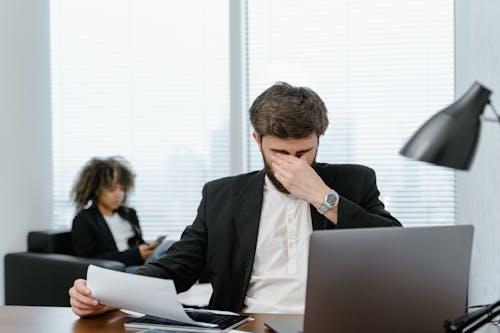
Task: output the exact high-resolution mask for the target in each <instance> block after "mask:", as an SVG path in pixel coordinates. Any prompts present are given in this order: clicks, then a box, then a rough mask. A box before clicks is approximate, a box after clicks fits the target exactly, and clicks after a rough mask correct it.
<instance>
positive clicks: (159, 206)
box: [50, 0, 455, 239]
mask: <svg viewBox="0 0 500 333" xmlns="http://www.w3.org/2000/svg"><path fill="white" fill-rule="evenodd" d="M242 1H243V0H242ZM243 5H244V6H243V15H242V17H244V18H245V19H244V20H243V22H242V24H243V25H244V26H243V29H242V30H243V34H242V36H241V38H242V40H241V45H244V46H245V47H244V49H243V51H244V53H243V54H244V55H243V63H244V64H243V66H242V68H244V69H245V72H244V73H243V75H242V77H243V82H241V84H242V86H243V87H244V89H243V91H246V94H245V96H244V105H243V110H238V109H233V110H230V107H229V105H230V103H229V100H230V82H229V73H230V70H231V69H230V68H229V66H230V65H229V64H230V61H229V47H230V45H229V43H230V42H229V22H230V18H229V15H230V14H229V13H230V11H229V2H228V1H213V2H208V1H201V0H188V1H184V2H176V3H175V6H174V5H173V3H172V2H169V1H161V0H157V1H153V0H147V1H138V0H128V1H117V0H106V1H96V0H88V1H82V0H75V1H63V0H51V8H50V14H51V22H50V23H51V63H52V126H53V127H52V133H53V152H52V154H53V188H54V217H55V222H54V223H55V225H56V226H68V225H70V223H71V220H72V218H73V216H74V214H75V211H74V208H73V207H72V205H71V202H70V201H69V192H70V189H71V187H72V184H73V182H74V180H75V177H76V175H77V172H78V171H79V170H80V168H81V167H82V166H83V164H84V163H85V162H86V161H87V160H88V159H90V158H91V157H93V156H100V157H103V156H110V155H122V156H124V157H125V158H127V159H128V160H129V161H130V162H131V164H132V166H133V168H134V171H135V173H136V174H137V179H136V189H135V191H134V192H133V193H132V196H131V197H130V199H131V200H130V205H131V206H132V207H134V208H136V209H137V211H138V213H139V217H140V220H141V224H142V227H143V230H144V232H145V236H146V238H149V239H153V238H154V237H155V236H156V235H158V234H160V233H168V234H169V237H171V238H174V239H175V238H178V237H179V235H180V232H181V231H182V230H183V229H184V227H185V225H186V224H189V223H191V222H192V221H193V218H194V216H195V214H196V208H197V206H198V203H199V200H200V198H201V188H202V185H203V184H204V183H205V182H206V181H208V180H210V179H214V178H219V177H224V176H227V175H229V174H230V172H231V167H230V166H231V163H234V161H233V160H234V159H235V158H240V156H241V155H240V154H238V152H236V154H234V156H232V157H231V153H230V147H229V141H230V131H229V128H230V126H231V123H230V121H231V120H230V118H231V117H230V116H231V115H230V112H243V113H244V114H243V119H247V118H248V115H247V110H248V108H249V106H250V103H251V101H252V100H253V99H254V98H255V97H256V96H257V95H258V94H259V93H260V92H262V91H263V90H264V89H265V88H267V87H268V86H270V85H271V84H272V83H274V82H275V81H278V80H282V81H288V82H290V83H292V84H296V85H304V86H309V87H311V88H312V89H314V90H315V91H316V92H318V93H319V95H320V96H321V97H322V98H323V99H324V101H325V103H326V105H327V107H328V109H329V117H330V123H331V124H330V127H329V130H328V131H327V133H326V135H325V136H324V137H322V138H321V141H320V151H319V155H318V161H321V162H331V163H360V164H365V165H368V166H370V167H372V168H374V169H375V171H376V172H377V176H378V185H379V189H380V190H381V198H382V200H383V201H384V202H385V204H386V206H387V208H388V209H389V210H390V211H391V213H393V214H394V215H395V216H396V217H398V218H399V219H400V220H401V221H402V223H403V224H404V225H406V226H416V225H429V224H452V223H454V222H455V175H454V172H453V171H451V170H447V169H443V168H439V167H435V166H430V165H426V164H424V163H421V162H415V161H410V160H406V159H404V158H402V157H400V156H399V155H398V151H399V149H400V147H401V146H402V145H403V143H404V142H405V140H406V139H407V138H408V137H409V136H410V135H411V134H412V133H413V132H414V131H415V130H416V129H417V128H418V126H419V125H420V124H422V123H423V121H425V120H426V119H427V118H428V117H429V116H430V115H432V114H433V113H434V112H436V111H437V110H438V109H440V108H442V107H444V106H445V105H447V104H448V103H450V102H451V101H452V100H453V91H454V71H453V69H454V55H453V52H454V51H453V45H454V40H453V34H454V32H453V1H440V2H437V3H435V2H432V1H428V0H427V1H409V0H404V1H388V0H383V1H378V2H376V3H371V2H370V1H347V0H344V1H339V0H335V1H332V0H328V1H326V0H324V1H320V0H313V1H307V2H306V1H294V0H292V1H282V0H273V1H263V0H252V1H247V2H244V1H243ZM236 44H240V43H236ZM232 47H238V46H235V45H232ZM231 84H233V83H231ZM235 119H239V117H235ZM250 134H251V128H250V126H249V124H248V123H247V124H246V129H245V133H242V135H243V137H244V138H245V141H244V142H243V144H242V147H241V150H242V152H243V154H242V155H243V160H244V161H243V162H245V167H244V170H242V171H243V172H246V171H250V170H255V169H260V168H261V167H262V162H261V156H260V153H259V152H258V150H257V149H256V145H255V143H254V142H252V141H251V137H250Z"/></svg>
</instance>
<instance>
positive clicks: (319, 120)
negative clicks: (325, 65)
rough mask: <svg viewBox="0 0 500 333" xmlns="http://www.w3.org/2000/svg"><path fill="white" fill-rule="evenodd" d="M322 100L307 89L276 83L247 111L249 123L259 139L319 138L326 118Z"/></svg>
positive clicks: (323, 131)
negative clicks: (314, 135)
mask: <svg viewBox="0 0 500 333" xmlns="http://www.w3.org/2000/svg"><path fill="white" fill-rule="evenodd" d="M327 112H328V111H327V110H326V106H325V103H324V102H323V100H322V99H321V98H320V97H319V96H318V94H316V93H315V92H314V91H312V90H311V89H309V88H305V87H294V86H292V85H290V84H288V83H285V82H277V83H276V84H274V85H273V86H271V87H270V88H268V89H266V90H265V91H264V92H263V93H262V94H260V95H259V97H257V98H256V99H255V101H254V102H253V103H252V106H251V107H250V122H251V123H252V126H253V128H254V130H255V132H256V133H257V135H259V136H260V137H263V136H264V135H272V136H276V137H278V138H295V139H302V138H307V137H309V136H310V135H312V134H314V133H315V134H316V135H317V136H318V137H319V136H321V135H323V134H324V133H325V131H326V128H327V127H328V116H327Z"/></svg>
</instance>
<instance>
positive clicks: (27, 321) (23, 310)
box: [0, 306, 300, 333]
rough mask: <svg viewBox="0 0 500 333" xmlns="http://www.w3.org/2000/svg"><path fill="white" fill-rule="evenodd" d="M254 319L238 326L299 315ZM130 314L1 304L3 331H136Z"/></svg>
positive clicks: (259, 326) (256, 328) (255, 326)
mask: <svg viewBox="0 0 500 333" xmlns="http://www.w3.org/2000/svg"><path fill="white" fill-rule="evenodd" d="M251 316H252V318H254V319H255V320H254V321H252V322H248V323H246V324H244V325H242V326H240V327H238V328H237V329H238V330H241V331H247V332H269V333H270V332H271V331H270V330H269V329H266V327H265V326H264V322H265V321H266V320H269V319H271V318H297V317H300V316H299V315H272V314H252V315H251ZM128 318H129V317H128V316H127V315H126V314H125V313H123V312H120V311H113V312H110V313H108V314H106V315H104V316H100V317H96V318H92V319H80V318H79V317H78V316H76V315H75V314H74V313H73V312H72V311H71V308H61V307H41V306H1V307H0V332H10V333H33V332H51V333H70V332H72V333H90V332H103V333H124V332H137V331H133V330H125V328H124V327H123V324H124V323H125V322H126V321H127V319H128Z"/></svg>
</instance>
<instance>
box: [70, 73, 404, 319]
mask: <svg viewBox="0 0 500 333" xmlns="http://www.w3.org/2000/svg"><path fill="white" fill-rule="evenodd" d="M250 120H251V123H252V125H253V128H254V131H255V132H254V133H253V138H254V139H255V142H256V143H257V145H258V146H259V148H260V151H261V153H262V158H263V161H264V165H265V168H264V170H261V171H255V172H250V173H247V174H242V175H238V176H234V177H228V178H222V179H218V180H214V181H211V182H208V183H207V184H206V185H205V186H204V187H203V192H202V194H203V197H202V200H201V203H200V206H199V208H198V214H197V216H196V219H195V220H194V222H193V224H192V225H190V226H188V227H186V229H185V231H184V233H183V234H182V237H181V239H180V241H178V242H177V243H175V244H174V245H173V246H172V247H171V248H170V250H169V251H168V252H167V253H166V254H165V255H164V256H162V257H161V258H160V259H159V260H157V261H155V262H152V263H150V264H148V265H145V266H143V267H142V268H141V269H140V270H139V271H138V272H137V273H138V274H142V275H147V276H154V277H160V278H165V279H173V280H174V283H175V286H176V289H177V291H178V292H182V291H184V290H187V289H189V287H191V285H192V284H193V283H195V281H196V280H197V279H198V278H199V276H200V273H201V272H202V271H203V270H204V269H205V268H206V269H207V273H208V278H209V279H210V282H211V284H212V287H213V294H212V297H211V299H210V305H209V307H210V308H212V309H220V310H229V311H237V312H238V311H244V312H279V313H302V312H303V311H304V306H305V287H306V275H307V253H308V245H309V236H310V234H311V233H312V231H313V230H323V229H335V228H337V229H342V228H360V227H385V226H401V224H400V223H399V222H398V221H397V220H396V219H395V218H394V217H392V216H391V215H390V214H389V213H388V212H387V211H386V210H385V209H384V204H383V203H382V202H381V201H380V200H379V198H378V197H379V191H378V189H377V186H376V181H375V173H374V171H373V170H372V169H370V168H367V167H364V166H360V165H346V164H344V165H342V164H325V163H317V162H316V154H317V152H318V146H319V137H320V136H321V135H323V134H324V132H325V130H326V128H327V126H328V118H327V110H326V107H325V104H324V103H323V101H322V100H321V98H320V97H319V96H318V95H317V94H316V93H315V92H314V91H312V90H310V89H308V88H304V87H293V86H290V85H288V84H286V83H277V84H275V85H273V86H272V87H270V88H268V89H267V90H265V91H264V92H263V93H262V94H261V95H260V96H258V97H257V99H256V100H255V101H254V102H253V104H252V106H251V108H250ZM69 293H70V296H71V299H70V302H71V306H72V309H73V311H74V312H75V313H76V314H77V315H79V316H90V315H96V314H100V313H104V312H106V311H108V310H109V309H110V308H109V307H107V306H105V305H102V304H100V303H99V301H98V300H96V299H94V298H93V297H92V292H91V290H89V288H87V286H86V282H85V280H81V279H80V280H77V281H75V283H74V285H73V287H72V288H71V289H70V291H69Z"/></svg>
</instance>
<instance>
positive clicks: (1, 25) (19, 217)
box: [0, 0, 52, 304]
mask: <svg viewBox="0 0 500 333" xmlns="http://www.w3.org/2000/svg"><path fill="white" fill-rule="evenodd" d="M49 47H50V44H49V5H48V0H0V156H1V162H0V212H1V218H0V228H1V229H0V258H1V265H0V282H1V283H0V304H3V302H4V272H3V267H4V266H3V258H4V256H5V254H6V253H8V252H12V251H24V250H25V249H26V234H27V231H28V230H33V229H44V228H46V227H47V226H49V225H50V222H51V218H52V202H51V200H52V198H51V197H52V195H51V191H52V190H51V188H52V179H51V178H52V177H51V172H52V171H51V170H52V166H51V160H52V157H51V134H50V128H51V125H50V90H49V89H50V67H49V64H50V61H49V60H50V59H49Z"/></svg>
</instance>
